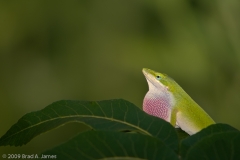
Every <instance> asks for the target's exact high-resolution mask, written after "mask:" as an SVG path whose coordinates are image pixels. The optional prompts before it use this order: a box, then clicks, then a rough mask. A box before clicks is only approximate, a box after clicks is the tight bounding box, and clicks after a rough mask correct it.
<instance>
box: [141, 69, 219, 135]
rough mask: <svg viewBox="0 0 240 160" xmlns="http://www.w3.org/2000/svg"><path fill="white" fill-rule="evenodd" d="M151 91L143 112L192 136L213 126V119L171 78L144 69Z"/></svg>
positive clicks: (145, 99) (147, 95)
mask: <svg viewBox="0 0 240 160" xmlns="http://www.w3.org/2000/svg"><path fill="white" fill-rule="evenodd" d="M143 74H144V75H145V77H146V79H147V82H148V86H149V91H148V92H147V94H146V96H145V98H144V102H143V110H144V111H145V112H146V113H148V114H150V115H153V116H156V117H159V118H162V119H165V120H166V121H168V122H170V123H171V124H172V125H173V126H175V127H177V126H178V127H180V128H181V129H182V130H184V131H185V132H187V133H188V134H190V135H192V134H195V133H196V132H199V131H200V130H202V129H203V128H206V127H207V126H209V125H211V124H215V122H214V121H213V119H212V118H211V117H210V116H209V115H208V114H207V113H206V112H205V111H204V110H203V109H202V108H201V107H200V106H199V105H198V104H197V103H196V102H195V101H194V100H193V99H192V98H191V97H190V96H189V95H188V94H187V93H186V92H185V91H184V90H183V89H182V88H181V87H180V86H179V85H178V84H177V83H176V82H175V81H174V80H173V79H172V78H170V77H169V76H167V75H166V74H162V73H159V72H155V71H153V70H150V69H147V68H143Z"/></svg>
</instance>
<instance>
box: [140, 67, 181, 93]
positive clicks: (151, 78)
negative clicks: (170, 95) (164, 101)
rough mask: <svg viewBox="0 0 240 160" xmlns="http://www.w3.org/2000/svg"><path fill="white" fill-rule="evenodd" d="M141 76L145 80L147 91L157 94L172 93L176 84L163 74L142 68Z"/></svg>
mask: <svg viewBox="0 0 240 160" xmlns="http://www.w3.org/2000/svg"><path fill="white" fill-rule="evenodd" d="M142 71H143V74H144V76H145V77H146V79H147V82H148V86H149V90H153V91H154V90H157V91H158V92H165V93H166V92H173V91H174V89H175V88H174V86H178V85H176V82H175V81H174V80H173V79H172V78H171V77H169V76H168V75H166V74H164V73H159V72H155V71H153V70H151V69H147V68H143V70H142Z"/></svg>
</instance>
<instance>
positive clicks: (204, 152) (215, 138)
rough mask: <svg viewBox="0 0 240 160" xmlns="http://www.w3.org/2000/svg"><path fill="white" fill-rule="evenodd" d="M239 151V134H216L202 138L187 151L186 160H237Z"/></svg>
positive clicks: (231, 132) (230, 132) (234, 132)
mask: <svg viewBox="0 0 240 160" xmlns="http://www.w3.org/2000/svg"><path fill="white" fill-rule="evenodd" d="M239 151H240V132H238V131H229V132H222V133H216V134H212V135H209V136H207V137H205V138H203V139H202V140H200V141H199V142H198V143H197V144H195V145H194V146H193V147H192V148H191V149H189V151H188V153H187V155H186V160H192V159H195V160H202V159H218V160H235V159H236V160H237V159H240V154H239Z"/></svg>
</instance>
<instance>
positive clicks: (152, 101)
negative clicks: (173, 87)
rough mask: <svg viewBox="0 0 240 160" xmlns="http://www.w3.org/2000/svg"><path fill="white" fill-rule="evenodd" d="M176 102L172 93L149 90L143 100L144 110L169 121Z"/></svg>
mask: <svg viewBox="0 0 240 160" xmlns="http://www.w3.org/2000/svg"><path fill="white" fill-rule="evenodd" d="M174 104H175V101H174V98H173V95H172V94H171V93H169V92H165V91H164V92H161V91H159V90H158V91H155V90H149V91H148V92H147V94H146V95H145V97H144V100H143V110H144V111H145V112H146V113H148V114H150V115H152V116H155V117H159V118H162V119H164V120H165V121H168V122H169V121H170V118H171V109H172V107H173V106H174Z"/></svg>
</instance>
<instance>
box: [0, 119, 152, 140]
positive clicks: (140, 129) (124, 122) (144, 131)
mask: <svg viewBox="0 0 240 160" xmlns="http://www.w3.org/2000/svg"><path fill="white" fill-rule="evenodd" d="M74 117H83V118H98V119H105V120H109V121H115V122H118V123H122V124H126V125H128V126H131V127H133V128H136V129H138V130H139V131H141V132H143V133H145V134H146V135H150V136H152V135H151V134H150V133H149V132H147V131H146V130H144V129H142V128H140V127H139V126H136V125H133V124H131V123H127V122H126V121H120V120H117V119H111V118H107V117H100V116H93V115H92V116H89V115H87V116H86V115H81V116H80V115H74V116H62V117H57V118H51V119H49V120H45V121H42V122H39V123H37V124H34V125H31V126H29V127H27V128H24V129H22V130H20V131H18V132H16V133H14V134H12V135H10V136H8V137H6V138H5V139H8V138H11V137H13V136H15V135H17V134H19V133H21V132H23V131H25V130H28V129H31V128H34V127H35V126H38V125H40V124H43V123H47V122H49V121H53V120H56V119H64V118H74ZM85 124H87V123H85ZM43 133H44V132H43ZM5 139H3V140H2V141H4V140H5Z"/></svg>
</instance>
